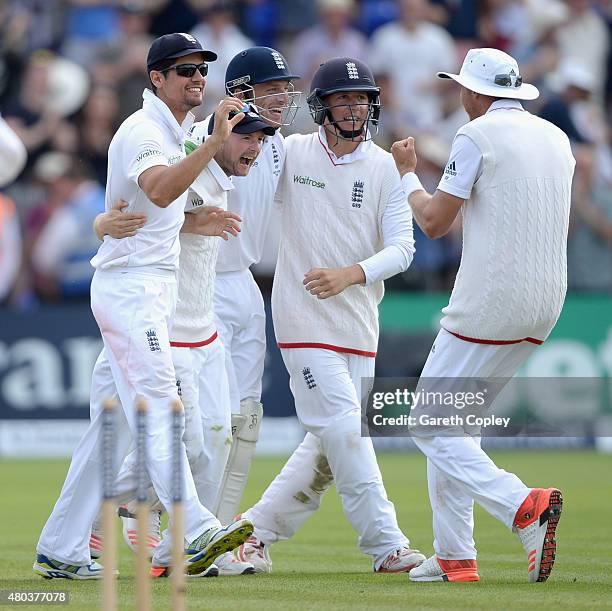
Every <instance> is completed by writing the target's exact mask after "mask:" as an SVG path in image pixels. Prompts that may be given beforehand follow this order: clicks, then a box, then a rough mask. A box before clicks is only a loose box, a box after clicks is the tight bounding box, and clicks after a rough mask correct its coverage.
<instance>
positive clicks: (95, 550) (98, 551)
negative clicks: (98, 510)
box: [89, 516, 103, 560]
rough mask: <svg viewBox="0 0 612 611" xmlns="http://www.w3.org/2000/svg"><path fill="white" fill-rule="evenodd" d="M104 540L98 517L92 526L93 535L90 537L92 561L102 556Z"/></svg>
mask: <svg viewBox="0 0 612 611" xmlns="http://www.w3.org/2000/svg"><path fill="white" fill-rule="evenodd" d="M102 540H103V539H102V524H101V522H100V518H99V516H98V517H97V518H96V519H95V520H94V523H93V524H92V525H91V535H89V555H90V556H91V558H92V560H97V559H98V558H100V557H101V556H102Z"/></svg>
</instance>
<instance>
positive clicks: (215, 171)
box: [207, 159, 234, 191]
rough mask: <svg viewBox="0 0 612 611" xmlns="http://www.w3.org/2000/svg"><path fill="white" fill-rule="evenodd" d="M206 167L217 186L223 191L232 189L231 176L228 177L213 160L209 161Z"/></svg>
mask: <svg viewBox="0 0 612 611" xmlns="http://www.w3.org/2000/svg"><path fill="white" fill-rule="evenodd" d="M207 167H208V169H209V170H210V173H211V174H212V175H213V177H214V179H215V180H216V181H217V182H218V183H219V186H220V187H221V188H222V189H223V190H224V191H231V190H232V189H233V188H234V183H233V182H232V178H231V176H228V175H227V174H226V173H225V172H224V171H223V169H222V168H221V166H220V165H219V164H218V163H217V162H216V161H215V160H214V159H211V160H210V161H209V162H208V166H207Z"/></svg>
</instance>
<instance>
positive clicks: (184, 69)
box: [161, 63, 208, 78]
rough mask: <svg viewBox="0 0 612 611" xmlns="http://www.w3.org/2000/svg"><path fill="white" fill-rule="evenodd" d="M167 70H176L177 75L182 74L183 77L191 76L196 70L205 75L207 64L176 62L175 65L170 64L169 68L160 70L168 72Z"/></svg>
mask: <svg viewBox="0 0 612 611" xmlns="http://www.w3.org/2000/svg"><path fill="white" fill-rule="evenodd" d="M169 70H176V73H177V74H178V75H179V76H184V77H185V78H191V77H192V76H193V75H194V74H195V72H196V70H198V71H199V72H200V74H201V75H202V76H206V75H207V74H208V64H207V63H201V64H177V65H176V66H170V68H166V69H165V70H161V72H168V71H169Z"/></svg>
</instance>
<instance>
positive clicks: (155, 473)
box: [34, 34, 252, 579]
mask: <svg viewBox="0 0 612 611" xmlns="http://www.w3.org/2000/svg"><path fill="white" fill-rule="evenodd" d="M216 57H217V56H216V54H215V53H213V52H211V51H207V50H205V49H203V48H202V46H201V45H200V43H199V42H198V41H197V40H196V39H195V38H193V37H192V36H190V35H188V34H168V35H165V36H161V37H160V38H157V39H156V40H154V41H153V43H152V45H151V47H150V49H149V53H148V58H147V70H148V73H149V78H150V81H151V87H152V90H148V89H145V91H144V94H143V100H144V102H143V108H142V110H139V111H137V112H135V113H134V114H133V115H131V116H130V117H128V118H127V119H126V120H125V121H124V122H123V123H122V125H121V126H120V128H119V130H118V131H117V133H116V134H115V136H114V137H113V140H112V141H111V144H110V147H109V155H108V157H109V172H108V181H107V190H106V204H107V209H110V208H111V206H112V205H113V203H114V202H116V201H118V200H119V199H123V200H125V201H126V202H128V211H134V212H142V213H144V214H145V215H146V217H147V221H146V223H145V225H144V226H143V227H142V228H141V229H140V230H139V231H138V232H137V233H136V235H134V236H131V237H127V238H125V239H123V240H115V239H113V238H109V237H108V236H107V237H106V238H105V240H104V242H103V244H102V245H101V246H100V249H99V251H98V253H97V255H96V256H95V257H94V258H93V259H92V264H93V266H94V267H95V268H96V272H95V274H94V278H93V281H92V287H91V293H92V296H91V301H92V311H93V313H94V316H95V318H96V321H97V322H98V325H99V327H100V331H101V333H102V339H103V340H104V349H103V355H101V358H100V359H99V360H98V362H97V364H96V368H94V373H93V379H92V404H91V423H90V426H89V428H88V430H87V431H86V433H85V435H84V436H83V438H82V439H81V441H80V442H79V445H78V446H77V448H76V450H75V452H74V455H73V458H72V462H71V465H70V469H69V471H68V475H67V478H66V482H65V483H64V487H63V488H62V492H61V494H60V498H59V499H58V501H57V503H56V505H55V507H54V509H53V511H52V513H51V516H50V517H49V519H48V520H47V523H46V524H45V526H44V528H43V531H42V534H41V536H40V539H39V542H38V546H37V553H38V556H37V559H36V562H35V564H34V571H35V572H36V573H38V574H40V575H42V576H43V577H48V578H68V579H99V578H100V577H101V575H102V570H103V569H102V567H101V566H100V565H99V564H98V563H97V562H92V561H91V556H90V551H89V538H90V532H91V526H92V522H93V520H94V518H95V516H96V513H97V511H98V508H99V505H100V501H101V488H102V486H101V465H100V443H101V421H102V418H101V416H102V409H101V403H102V401H103V400H104V399H107V398H111V397H112V394H111V395H107V394H105V393H106V392H107V391H108V390H109V389H112V388H113V387H114V388H116V390H117V394H118V396H119V399H120V403H121V410H119V422H118V426H117V435H116V439H115V445H116V456H115V458H116V461H114V464H113V467H114V468H115V469H118V468H119V466H120V465H121V463H122V462H123V460H124V458H125V455H126V453H127V450H128V447H129V445H130V443H131V440H132V438H133V435H134V433H135V409H134V405H135V402H136V399H137V398H139V397H141V398H143V399H144V400H145V401H146V402H147V404H148V408H149V409H148V422H147V448H148V460H149V463H148V465H147V467H148V473H149V477H150V479H151V481H152V483H153V487H154V489H155V492H156V494H157V496H158V498H159V499H160V501H161V502H162V504H163V506H164V507H165V508H166V510H169V511H170V512H171V495H170V486H171V473H170V469H171V460H170V456H171V428H170V426H169V412H170V404H171V402H172V401H173V400H175V399H176V398H177V397H178V395H177V391H176V379H175V372H174V368H173V365H172V360H171V352H170V342H169V336H168V329H169V326H170V324H171V321H172V318H173V315H174V310H175V306H176V273H177V268H178V259H179V249H180V245H179V231H180V229H181V227H182V226H183V222H184V209H185V203H186V198H187V189H188V188H189V186H190V185H191V184H192V183H193V182H194V180H195V179H196V177H197V176H198V175H199V174H200V173H201V172H202V170H203V169H204V168H205V167H206V166H207V165H208V163H209V162H210V160H211V159H212V158H213V156H214V154H215V153H216V152H217V151H218V150H219V148H220V146H221V145H222V144H223V142H224V141H225V140H226V139H227V137H228V136H229V134H230V132H231V130H232V128H233V127H234V126H235V125H236V124H237V123H238V121H240V119H241V118H242V116H243V115H242V112H241V109H242V106H243V104H242V102H240V101H238V100H236V99H229V98H228V99H226V100H224V101H223V102H222V104H221V105H220V107H219V108H218V110H217V113H218V120H217V122H216V126H215V127H216V129H215V130H214V132H213V134H212V135H211V137H210V138H208V139H207V141H206V143H204V145H203V146H201V147H199V148H198V149H197V150H196V151H194V153H193V154H191V155H189V157H187V158H185V149H184V144H183V141H184V134H185V130H186V129H188V127H189V126H190V124H191V123H192V122H193V115H191V113H189V110H190V109H191V108H193V107H195V106H197V105H199V104H200V103H201V102H202V95H203V91H204V86H205V82H206V79H205V76H206V73H207V70H208V65H207V63H206V62H207V61H214V60H215V59H216ZM232 112H235V113H236V116H233V117H232V118H230V113H232ZM104 359H106V360H107V361H108V364H109V366H110V371H111V376H110V377H109V376H108V375H107V371H106V368H101V367H100V363H101V361H102V360H104ZM183 454H185V450H184V448H183ZM181 476H182V479H183V482H184V496H183V505H184V512H185V538H186V541H187V543H188V546H189V549H191V550H194V552H195V553H194V554H193V555H192V556H190V557H188V559H187V563H186V570H187V572H188V573H194V574H196V573H200V572H202V571H204V570H205V569H206V568H208V566H210V564H211V563H212V562H213V561H214V559H215V558H216V556H218V555H220V554H221V553H224V552H226V551H229V550H231V549H233V548H234V547H236V546H237V545H239V544H240V543H242V542H243V541H244V539H245V538H246V537H247V536H248V535H249V534H250V533H251V532H252V526H251V525H250V524H249V523H248V522H246V521H238V522H235V523H233V524H231V525H230V526H228V527H226V528H223V527H222V526H221V524H220V523H219V521H218V520H217V519H216V518H215V517H214V515H212V514H211V513H210V512H209V511H208V510H207V509H205V508H204V507H203V506H202V504H201V503H200V501H199V500H198V496H197V492H196V488H195V484H194V481H193V477H192V475H191V471H190V469H189V466H188V463H187V460H186V456H184V460H183V461H182V473H181ZM170 515H171V513H170Z"/></svg>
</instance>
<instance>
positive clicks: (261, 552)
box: [234, 535, 272, 573]
mask: <svg viewBox="0 0 612 611" xmlns="http://www.w3.org/2000/svg"><path fill="white" fill-rule="evenodd" d="M234 553H235V554H236V558H237V559H238V560H239V561H240V562H246V563H248V564H250V565H252V566H253V569H254V570H255V573H271V572H272V558H270V546H269V545H266V544H265V543H263V541H260V540H259V539H258V538H257V537H256V536H255V535H251V536H250V537H249V538H248V539H247V540H246V541H245V542H244V543H243V544H242V545H241V546H240V547H239V548H238V549H236V550H235V552H234Z"/></svg>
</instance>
